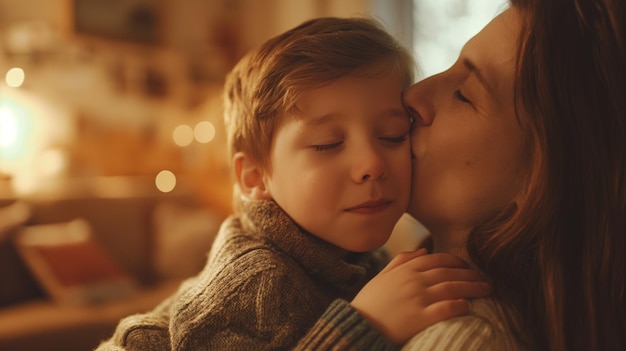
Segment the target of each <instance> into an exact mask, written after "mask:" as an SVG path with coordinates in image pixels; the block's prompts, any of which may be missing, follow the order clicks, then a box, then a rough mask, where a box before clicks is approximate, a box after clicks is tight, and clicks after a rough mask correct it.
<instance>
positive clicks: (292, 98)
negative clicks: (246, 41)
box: [224, 17, 415, 171]
mask: <svg viewBox="0 0 626 351" xmlns="http://www.w3.org/2000/svg"><path fill="white" fill-rule="evenodd" d="M414 70H415V63H414V61H413V58H412V56H411V54H410V53H409V52H408V51H407V50H406V49H405V48H404V47H402V45H400V43H399V42H398V41H397V40H396V39H395V38H393V37H392V36H391V35H390V34H389V33H387V32H386V31H385V30H384V29H383V27H382V25H381V24H380V23H378V22H377V21H376V20H374V19H372V18H364V17H352V18H338V17H321V18H316V19H312V20H308V21H306V22H304V23H302V24H300V25H299V26H297V27H294V28H292V29H290V30H288V31H286V32H284V33H283V34H280V35H278V36H276V37H274V38H272V39H270V40H268V41H267V42H265V43H264V44H263V45H262V46H261V47H259V48H258V49H257V50H254V51H251V52H249V53H248V54H247V55H246V56H244V57H243V58H242V59H241V60H240V61H239V63H237V65H236V66H235V67H234V68H233V70H232V71H231V72H230V74H229V75H228V76H227V78H226V82H225V85H224V107H225V110H224V120H225V124H226V129H227V133H228V151H229V155H230V157H231V158H232V156H233V155H234V154H235V153H237V152H243V153H245V154H246V155H247V156H248V157H249V158H250V159H251V160H252V161H253V162H255V163H256V164H257V165H258V166H259V167H261V168H262V169H264V170H266V171H271V164H270V151H271V147H272V139H273V135H274V132H275V128H276V126H277V125H278V124H279V122H280V121H281V118H282V117H283V116H284V114H285V113H286V112H293V111H294V109H295V105H296V102H297V100H298V98H299V96H300V94H301V93H302V92H304V91H306V90H310V89H315V88H319V87H321V86H323V85H325V84H329V83H331V82H333V81H335V80H337V79H339V78H341V77H344V76H348V75H361V76H367V77H377V76H380V75H383V74H386V73H388V72H394V71H395V72H399V73H400V74H401V76H402V77H403V84H404V85H405V87H408V86H409V85H410V84H412V83H413V77H414Z"/></svg>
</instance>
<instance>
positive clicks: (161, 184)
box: [154, 170, 176, 193]
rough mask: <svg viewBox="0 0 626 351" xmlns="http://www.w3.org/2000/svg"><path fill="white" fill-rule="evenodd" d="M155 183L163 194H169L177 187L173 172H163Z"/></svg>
mask: <svg viewBox="0 0 626 351" xmlns="http://www.w3.org/2000/svg"><path fill="white" fill-rule="evenodd" d="M154 183H155V184H156V187H157V189H159V190H160V191H161V192H164V193H169V192H170V191H172V190H174V188H175V187H176V176H175V175H174V173H172V172H171V171H168V170H163V171H161V172H159V174H157V176H156V179H155V181H154Z"/></svg>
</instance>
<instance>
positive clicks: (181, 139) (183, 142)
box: [172, 124, 193, 147]
mask: <svg viewBox="0 0 626 351" xmlns="http://www.w3.org/2000/svg"><path fill="white" fill-rule="evenodd" d="M172 138H173V139H174V143H175V144H176V145H178V146H181V147H183V146H189V145H190V144H191V143H192V142H193V129H192V128H191V127H190V126H188V125H186V124H181V125H179V126H178V127H176V129H174V133H173V135H172Z"/></svg>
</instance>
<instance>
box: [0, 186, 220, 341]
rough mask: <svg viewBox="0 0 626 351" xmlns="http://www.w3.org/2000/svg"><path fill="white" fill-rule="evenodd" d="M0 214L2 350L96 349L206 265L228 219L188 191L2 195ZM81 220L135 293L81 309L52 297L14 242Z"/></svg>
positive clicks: (80, 306)
mask: <svg viewBox="0 0 626 351" xmlns="http://www.w3.org/2000/svg"><path fill="white" fill-rule="evenodd" d="M0 211H4V212H0V350H7V351H9V350H10V351H37V350H48V351H54V350H64V351H72V350H81V351H85V350H92V349H93V348H95V347H96V346H97V345H98V344H99V343H100V342H101V341H102V340H103V339H105V338H108V337H109V336H110V335H111V334H112V333H113V331H114V329H115V327H116V325H117V323H118V321H119V320H120V319H121V318H122V317H124V316H127V315H130V314H133V313H139V312H143V311H147V310H149V309H151V308H153V307H154V306H156V305H157V304H158V303H159V302H160V301H162V300H163V299H165V298H166V297H167V296H169V295H170V294H172V293H173V292H174V291H175V290H176V288H177V287H178V285H179V284H180V282H181V281H182V280H183V279H185V278H186V277H188V276H191V275H193V274H195V273H197V271H199V270H200V269H201V268H202V265H203V264H204V260H205V256H206V253H207V252H208V250H209V248H210V245H211V242H212V239H213V237H214V235H215V234H216V232H217V230H218V228H219V224H220V223H221V221H222V219H223V218H224V216H225V214H224V213H219V212H216V211H212V209H211V208H210V207H206V206H203V205H202V204H199V203H198V201H197V199H195V198H194V197H193V195H192V194H191V193H189V192H183V193H182V194H181V193H174V194H164V193H148V194H146V193H143V194H132V195H119V194H118V195H113V196H111V195H110V194H108V195H102V194H100V195H98V194H81V195H76V194H74V195H71V196H59V195H57V196H53V197H43V198H42V197H33V198H4V199H2V200H0ZM3 214H6V215H5V218H3ZM77 218H80V219H82V220H84V221H86V222H87V223H89V225H90V229H91V232H92V233H93V236H94V238H95V239H96V240H97V242H98V243H99V244H101V246H102V248H104V250H105V251H106V252H107V253H108V255H109V256H110V257H111V259H112V260H114V261H115V262H117V263H118V264H119V266H120V267H122V269H123V270H124V271H125V272H127V273H128V275H129V276H130V277H131V278H132V280H133V281H134V282H136V287H137V288H136V289H135V290H133V291H132V292H130V293H128V294H126V295H123V296H120V297H116V298H111V299H108V300H104V301H99V302H97V303H96V302H94V303H83V304H77V305H71V304H70V305H68V304H63V303H59V302H58V301H56V300H55V299H54V298H52V297H51V296H50V294H49V292H48V291H46V289H45V287H44V286H43V285H42V284H41V281H40V280H39V279H38V277H37V276H36V275H35V274H33V271H32V269H31V267H30V266H29V264H28V262H25V261H24V258H23V257H22V255H20V253H19V252H18V250H16V247H15V240H14V239H15V237H16V236H17V235H19V233H20V232H21V231H22V230H23V229H24V228H34V227H37V226H41V225H47V224H59V223H67V222H68V221H72V220H75V219H77Z"/></svg>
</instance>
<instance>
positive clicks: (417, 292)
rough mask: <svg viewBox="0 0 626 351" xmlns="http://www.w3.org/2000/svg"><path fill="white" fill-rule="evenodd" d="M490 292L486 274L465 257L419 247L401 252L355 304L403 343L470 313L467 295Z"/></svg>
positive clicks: (367, 285)
mask: <svg viewBox="0 0 626 351" xmlns="http://www.w3.org/2000/svg"><path fill="white" fill-rule="evenodd" d="M490 292H491V289H490V285H489V284H488V283H487V282H486V281H485V278H484V277H483V276H482V275H481V274H480V273H479V272H478V271H476V270H473V269H470V268H469V265H468V264H467V263H466V262H465V261H463V260H462V259H460V258H459V257H457V256H454V255H451V254H444V253H435V254H427V252H426V250H425V249H419V250H417V251H415V252H405V253H401V254H399V255H397V256H396V257H395V258H394V259H393V260H392V261H391V262H389V264H388V265H387V267H385V268H384V269H383V270H382V271H381V272H380V273H379V274H378V275H377V276H375V277H374V278H373V279H372V280H370V281H369V282H368V283H367V284H366V285H365V286H364V287H363V289H361V291H360V292H359V293H358V294H357V296H356V297H355V298H354V300H353V301H352V303H351V305H352V307H353V308H354V309H356V310H357V311H359V313H361V314H362V315H363V316H364V317H365V319H366V320H367V321H369V322H370V323H371V324H372V325H373V326H374V327H376V328H377V329H378V330H379V331H380V332H382V333H383V334H384V335H385V336H386V337H387V338H389V340H391V341H392V342H393V343H395V344H398V345H401V344H404V343H405V342H406V341H408V340H409V339H410V338H411V337H412V336H413V335H415V334H416V333H418V332H420V331H422V330H424V329H426V328H427V327H429V326H430V325H433V324H435V323H437V322H440V321H443V320H446V319H449V318H452V317H457V316H462V315H464V314H467V313H468V312H469V303H468V301H467V300H465V299H471V298H477V297H485V296H488V295H489V294H490Z"/></svg>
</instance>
